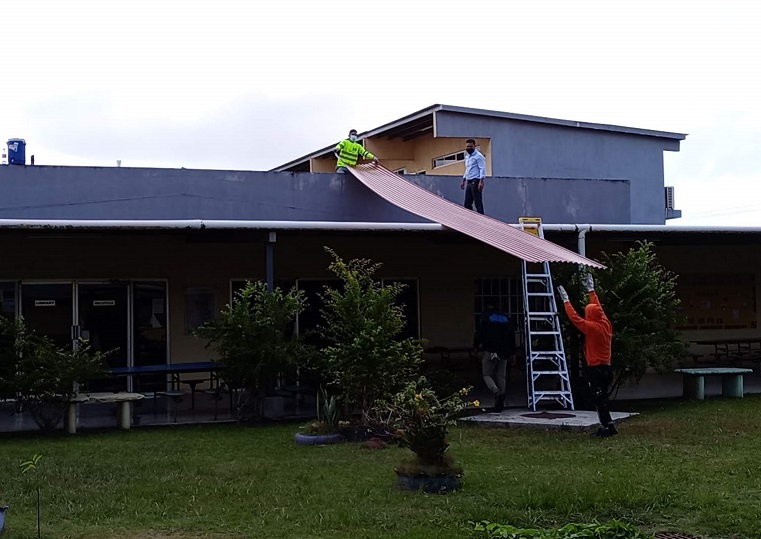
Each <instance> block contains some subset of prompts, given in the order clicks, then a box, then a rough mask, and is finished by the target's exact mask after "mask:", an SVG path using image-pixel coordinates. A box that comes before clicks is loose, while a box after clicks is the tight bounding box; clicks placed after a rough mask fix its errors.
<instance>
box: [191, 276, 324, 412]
mask: <svg viewBox="0 0 761 539" xmlns="http://www.w3.org/2000/svg"><path fill="white" fill-rule="evenodd" d="M305 301H306V300H305V299H304V293H303V292H302V291H300V290H296V288H295V287H294V288H292V289H291V290H290V291H289V292H287V293H286V292H283V291H282V290H280V289H279V288H275V289H274V290H273V291H271V292H270V291H269V290H267V285H266V284H265V283H263V282H261V281H256V282H247V283H246V286H245V287H244V288H243V289H242V290H240V291H238V292H237V293H236V295H235V298H234V299H233V301H232V303H231V304H228V305H225V307H224V309H223V310H222V312H221V314H220V316H219V318H217V319H216V320H211V321H209V322H207V323H205V324H204V325H202V326H201V327H200V328H198V329H197V330H196V331H195V335H196V336H198V337H200V338H203V339H206V340H207V341H208V342H207V344H206V346H207V347H213V348H214V349H216V351H217V353H218V354H219V361H220V363H222V364H223V365H224V366H225V370H224V371H223V373H222V376H223V377H224V379H225V380H226V381H227V382H228V383H229V384H230V385H231V386H232V387H242V388H244V389H245V390H246V391H245V392H244V396H243V398H242V400H241V401H240V402H239V403H238V419H239V420H248V419H252V418H259V417H261V411H262V401H263V399H264V397H265V396H266V395H267V394H268V393H270V392H271V391H272V390H274V387H275V384H276V381H277V378H278V376H279V375H280V374H282V373H283V372H285V370H286V369H287V368H289V367H293V366H296V365H298V364H299V363H301V362H302V361H304V360H305V358H306V357H307V356H308V355H309V354H310V348H309V347H308V346H306V345H305V344H303V343H302V341H301V340H300V339H299V336H298V335H295V334H294V332H293V324H294V321H295V318H296V315H297V314H298V313H300V312H301V311H303V310H304V307H305Z"/></svg>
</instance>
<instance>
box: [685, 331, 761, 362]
mask: <svg viewBox="0 0 761 539" xmlns="http://www.w3.org/2000/svg"><path fill="white" fill-rule="evenodd" d="M690 342H691V343H692V344H697V345H699V346H712V347H713V352H712V353H711V355H712V356H713V357H714V360H715V361H717V362H719V361H725V362H737V361H740V360H741V359H743V358H747V359H758V358H760V357H761V337H744V338H739V337H738V338H734V339H708V340H697V341H690ZM756 345H758V346H756Z"/></svg>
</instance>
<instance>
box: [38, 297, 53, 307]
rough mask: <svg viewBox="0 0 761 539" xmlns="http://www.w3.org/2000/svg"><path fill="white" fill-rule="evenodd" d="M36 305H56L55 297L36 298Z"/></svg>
mask: <svg viewBox="0 0 761 539" xmlns="http://www.w3.org/2000/svg"><path fill="white" fill-rule="evenodd" d="M34 306H35V307H55V300H54V299H36V300H34Z"/></svg>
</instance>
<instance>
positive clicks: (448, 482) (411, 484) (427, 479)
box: [396, 471, 462, 494]
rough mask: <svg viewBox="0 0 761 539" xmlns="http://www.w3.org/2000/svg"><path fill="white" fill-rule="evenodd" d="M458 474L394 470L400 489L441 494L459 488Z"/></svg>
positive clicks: (459, 478) (459, 479)
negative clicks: (409, 473)
mask: <svg viewBox="0 0 761 539" xmlns="http://www.w3.org/2000/svg"><path fill="white" fill-rule="evenodd" d="M461 479H462V477H461V476H460V475H436V476H433V477H431V476H428V475H408V474H403V473H400V472H399V471H396V485H397V486H398V487H399V488H400V489H401V490H422V491H423V492H428V493H429V494H443V493H446V492H452V491H455V490H459V489H460V486H461V484H462V482H461Z"/></svg>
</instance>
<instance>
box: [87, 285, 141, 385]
mask: <svg viewBox="0 0 761 539" xmlns="http://www.w3.org/2000/svg"><path fill="white" fill-rule="evenodd" d="M128 297H129V287H128V285H127V284H126V283H78V284H77V307H78V315H79V336H80V337H81V338H83V339H86V340H87V341H88V342H89V344H90V347H91V348H92V349H93V350H94V351H97V352H104V353H105V352H108V351H111V353H110V354H109V355H108V357H107V358H106V367H107V368H114V367H126V366H127V365H128V364H129V363H128V361H129V355H130V349H129V310H128V309H129V302H128ZM124 380H125V379H121V380H120V383H119V384H118V386H119V387H114V388H112V389H119V390H123V389H126V383H125V384H122V383H121V381H124ZM122 385H123V386H124V387H122Z"/></svg>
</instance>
